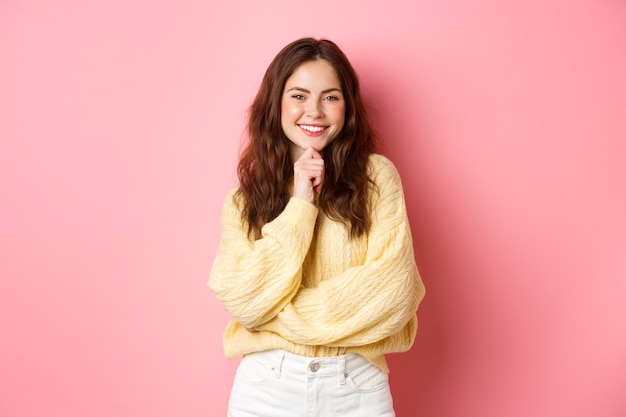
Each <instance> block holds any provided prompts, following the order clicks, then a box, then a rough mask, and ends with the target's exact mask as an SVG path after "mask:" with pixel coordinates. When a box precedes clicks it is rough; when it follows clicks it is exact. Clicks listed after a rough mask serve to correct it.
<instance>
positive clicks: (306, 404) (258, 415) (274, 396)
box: [228, 350, 395, 417]
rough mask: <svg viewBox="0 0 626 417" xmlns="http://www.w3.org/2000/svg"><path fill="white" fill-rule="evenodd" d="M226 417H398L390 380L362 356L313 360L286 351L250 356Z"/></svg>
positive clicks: (240, 369)
mask: <svg viewBox="0 0 626 417" xmlns="http://www.w3.org/2000/svg"><path fill="white" fill-rule="evenodd" d="M228 417H395V412H394V410H393V400H392V398H391V391H390V389H389V379H388V375H387V374H386V373H384V372H382V371H381V370H380V369H378V368H377V367H376V366H374V365H372V364H371V363H370V362H368V361H367V359H365V358H364V357H362V356H360V355H357V354H354V353H350V354H347V355H343V356H335V357H324V358H309V357H304V356H298V355H294V354H292V353H289V352H285V351H282V350H269V351H265V352H258V353H252V354H249V355H246V356H244V357H243V359H242V360H241V363H240V364H239V367H238V368H237V373H236V375H235V382H234V383H233V388H232V391H231V394H230V401H229V405H228Z"/></svg>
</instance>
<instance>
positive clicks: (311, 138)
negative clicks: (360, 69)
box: [281, 59, 346, 161]
mask: <svg viewBox="0 0 626 417" xmlns="http://www.w3.org/2000/svg"><path fill="white" fill-rule="evenodd" d="M345 111H346V106H345V101H344V99H343V94H342V92H341V82H340V81H339V77H337V73H336V72H335V70H334V69H333V67H332V66H331V65H330V64H329V63H328V62H327V61H324V60H323V59H318V60H315V61H309V62H305V63H303V64H302V65H300V66H299V67H298V68H297V69H296V71H295V72H294V73H293V75H292V76H291V77H289V79H287V82H286V83H285V93H284V94H283V98H282V106H281V113H282V114H281V125H282V128H283V132H284V133H285V135H286V136H287V138H288V139H289V140H290V141H291V143H292V145H291V149H290V153H291V159H292V160H294V161H296V160H298V159H299V158H300V156H301V155H302V153H303V152H304V150H305V149H307V148H313V149H314V150H315V151H317V152H321V151H322V150H323V149H324V148H325V147H326V145H328V144H329V143H330V142H331V141H332V140H333V139H335V137H336V136H337V135H338V134H339V132H340V131H341V129H342V128H343V123H344V114H345Z"/></svg>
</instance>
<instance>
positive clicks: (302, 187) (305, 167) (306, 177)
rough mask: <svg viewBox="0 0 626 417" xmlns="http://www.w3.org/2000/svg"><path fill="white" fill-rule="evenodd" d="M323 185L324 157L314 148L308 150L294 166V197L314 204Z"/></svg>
mask: <svg viewBox="0 0 626 417" xmlns="http://www.w3.org/2000/svg"><path fill="white" fill-rule="evenodd" d="M323 184H324V160H323V159H322V155H320V153H319V152H317V151H316V150H315V149H313V148H307V149H305V151H304V152H303V153H302V155H301V156H300V158H299V159H298V160H297V161H296V162H295V163H294V164H293V196H294V197H299V198H302V199H304V200H306V201H308V202H309V203H313V202H314V201H315V194H317V193H319V192H320V190H321V189H322V185H323Z"/></svg>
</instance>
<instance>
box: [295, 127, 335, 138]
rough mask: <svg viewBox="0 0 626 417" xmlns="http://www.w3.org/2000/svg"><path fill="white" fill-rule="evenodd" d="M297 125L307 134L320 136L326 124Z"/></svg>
mask: <svg viewBox="0 0 626 417" xmlns="http://www.w3.org/2000/svg"><path fill="white" fill-rule="evenodd" d="M298 127H299V128H300V129H301V130H302V131H303V132H304V133H305V134H306V135H308V136H321V135H322V134H323V133H324V131H326V129H328V126H320V125H298Z"/></svg>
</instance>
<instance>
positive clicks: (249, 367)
mask: <svg viewBox="0 0 626 417" xmlns="http://www.w3.org/2000/svg"><path fill="white" fill-rule="evenodd" d="M248 134H249V141H248V145H247V148H246V149H245V150H244V152H243V154H242V156H241V159H240V162H239V168H238V172H239V180H240V184H239V187H237V188H236V189H235V190H233V191H232V192H231V193H230V194H229V195H228V196H227V197H226V200H225V202H224V206H223V212H222V237H221V241H220V244H219V247H218V250H217V254H216V256H215V260H214V263H213V267H212V269H211V278H210V280H209V287H210V288H211V290H212V291H213V292H214V293H215V295H216V297H217V298H218V299H219V300H220V302H221V303H222V305H223V307H224V308H225V309H226V311H228V313H229V314H230V315H231V317H232V319H231V320H230V322H229V324H228V325H227V328H226V331H225V334H224V350H225V353H226V355H227V356H228V357H237V356H244V358H243V360H242V361H241V363H240V365H239V368H238V370H237V375H236V377H235V382H234V384H233V389H232V392H231V397H230V402H229V414H228V415H229V416H230V417H238V416H267V417H281V416H285V417H286V416H289V417H291V416H294V415H325V416H342V417H351V416H352V417H356V416H372V415H375V416H378V417H392V416H394V415H395V412H394V409H393V402H392V398H391V392H390V389H389V383H388V379H387V372H388V368H387V363H386V361H385V354H387V353H391V352H402V351H406V350H407V349H409V348H410V347H411V345H412V344H413V340H414V338H415V332H416V330H417V317H416V315H415V312H416V310H417V307H418V305H419V303H420V301H421V300H422V298H423V296H424V286H423V284H422V281H421V279H420V276H419V273H418V271H417V267H416V265H415V260H414V257H413V245H412V241H411V231H410V228H409V223H408V219H407V214H406V208H405V204H404V194H403V191H402V186H401V182H400V178H399V176H398V173H397V171H396V169H395V167H394V166H393V164H392V163H391V162H390V161H389V160H388V159H386V158H385V157H383V156H381V155H378V154H376V153H375V150H376V140H377V137H376V135H375V134H374V132H373V130H372V128H371V126H370V123H369V121H368V117H367V113H366V111H365V107H364V105H363V102H362V99H361V95H360V90H359V82H358V78H357V76H356V73H355V72H354V69H353V68H352V66H351V65H350V63H349V61H348V59H347V58H346V57H345V55H344V54H343V52H342V51H341V50H340V49H339V48H338V47H337V45H335V44H334V43H333V42H331V41H328V40H319V41H318V40H315V39H310V38H306V39H300V40H298V41H295V42H293V43H291V44H289V45H287V46H286V47H285V48H284V49H283V50H282V51H281V52H279V54H278V55H277V56H276V58H274V60H273V61H272V63H271V64H270V66H269V68H268V70H267V72H266V74H265V77H264V78H263V82H262V84H261V88H260V89H259V92H258V94H257V96H256V98H255V100H254V102H253V104H252V107H251V110H250V118H249V124H248Z"/></svg>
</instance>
